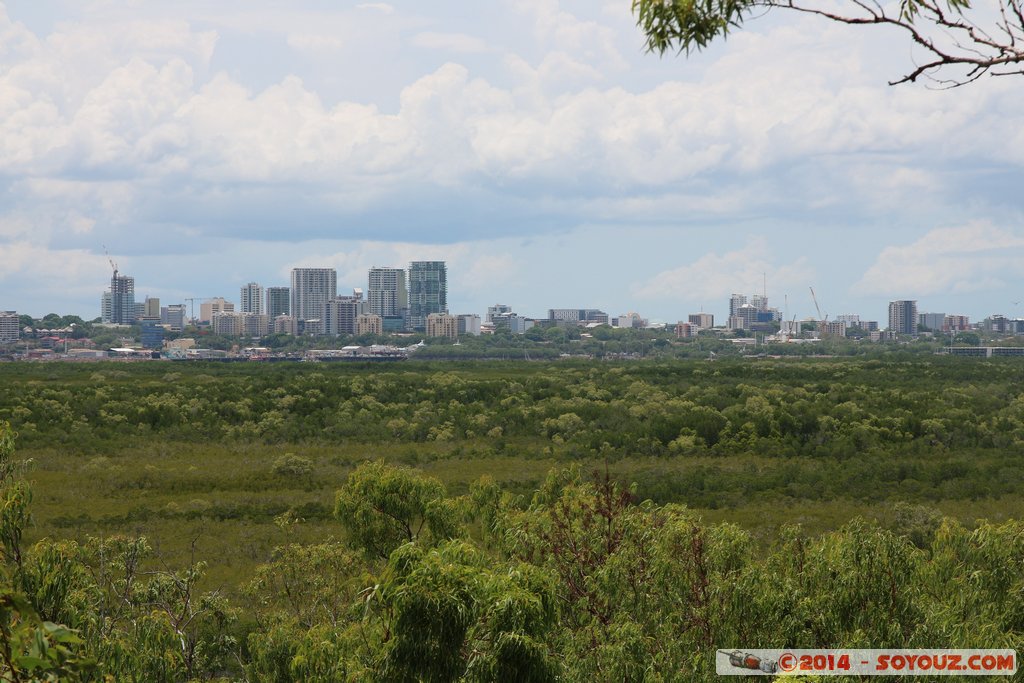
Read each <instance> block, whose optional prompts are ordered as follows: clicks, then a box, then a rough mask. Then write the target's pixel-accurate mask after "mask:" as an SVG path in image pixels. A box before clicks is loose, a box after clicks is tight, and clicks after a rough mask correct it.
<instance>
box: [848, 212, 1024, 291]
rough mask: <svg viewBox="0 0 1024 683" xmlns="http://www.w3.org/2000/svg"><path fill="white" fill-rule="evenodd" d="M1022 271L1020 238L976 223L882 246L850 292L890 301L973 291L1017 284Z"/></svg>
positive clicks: (1023, 239) (1022, 242)
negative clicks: (889, 298)
mask: <svg viewBox="0 0 1024 683" xmlns="http://www.w3.org/2000/svg"><path fill="white" fill-rule="evenodd" d="M1022 268H1024V234H1022V233H1018V232H1014V231H1012V230H1008V229H1005V228H999V227H996V226H994V225H991V224H989V223H986V222H974V223H970V224H968V225H963V226H958V227H952V228H936V229H935V230H932V231H930V232H928V233H927V234H926V235H924V236H923V237H921V238H920V239H918V240H915V241H914V242H913V243H911V244H907V245H902V246H889V247H886V248H885V249H884V250H882V253H881V254H879V255H878V259H877V260H876V261H875V263H874V264H873V265H872V266H871V267H870V268H868V270H867V272H865V273H864V276H863V277H862V278H861V279H860V281H859V282H858V283H857V284H856V285H855V286H854V289H855V290H858V292H859V293H862V294H868V295H882V296H889V297H910V296H921V295H928V294H937V293H952V294H956V293H963V292H977V291H985V290H993V289H998V288H1000V287H1002V286H1004V285H1005V284H1006V283H1007V281H1009V280H1018V279H1019V276H1020V275H1019V274H1020V272H1021V270H1022Z"/></svg>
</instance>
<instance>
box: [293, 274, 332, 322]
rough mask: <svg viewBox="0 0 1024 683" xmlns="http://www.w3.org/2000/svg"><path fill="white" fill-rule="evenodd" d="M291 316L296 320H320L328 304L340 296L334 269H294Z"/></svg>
mask: <svg viewBox="0 0 1024 683" xmlns="http://www.w3.org/2000/svg"><path fill="white" fill-rule="evenodd" d="M291 295H292V297H291V315H292V316H293V317H294V318H295V319H296V320H319V319H321V318H322V317H323V315H324V307H325V306H327V302H328V301H330V300H331V299H333V298H334V297H336V296H338V273H337V272H336V271H335V270H334V268H293V269H292V291H291Z"/></svg>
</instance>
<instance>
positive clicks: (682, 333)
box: [675, 320, 700, 339]
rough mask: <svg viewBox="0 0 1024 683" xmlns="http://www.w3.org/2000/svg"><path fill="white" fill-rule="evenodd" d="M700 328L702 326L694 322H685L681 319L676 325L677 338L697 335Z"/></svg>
mask: <svg viewBox="0 0 1024 683" xmlns="http://www.w3.org/2000/svg"><path fill="white" fill-rule="evenodd" d="M699 329H700V327H699V326H697V325H694V324H693V323H688V322H687V323H684V322H683V321H681V320H680V321H679V322H678V323H676V327H675V332H676V339H689V338H690V337H696V336H697V331H698V330H699Z"/></svg>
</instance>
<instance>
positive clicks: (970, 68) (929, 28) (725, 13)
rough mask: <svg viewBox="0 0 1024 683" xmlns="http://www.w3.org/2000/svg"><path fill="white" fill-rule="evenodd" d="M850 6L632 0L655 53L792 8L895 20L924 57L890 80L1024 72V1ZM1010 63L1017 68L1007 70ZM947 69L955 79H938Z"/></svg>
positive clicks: (772, 0) (858, 20)
mask: <svg viewBox="0 0 1024 683" xmlns="http://www.w3.org/2000/svg"><path fill="white" fill-rule="evenodd" d="M845 1H846V3H847V6H848V9H849V10H850V11H849V12H844V11H841V10H828V9H824V8H822V7H821V6H818V5H816V3H815V0H707V1H706V2H700V3H690V2H682V1H679V0H633V11H634V12H635V13H636V15H637V23H638V24H639V25H640V27H641V29H642V30H643V31H644V33H645V34H646V36H647V47H648V49H649V50H651V51H657V52H660V53H664V52H665V51H666V50H668V49H671V48H675V49H678V51H679V52H687V53H688V52H690V51H691V50H700V49H702V48H704V47H706V46H707V45H708V43H709V42H710V41H711V40H712V39H713V38H715V37H723V36H725V35H726V34H727V33H728V31H729V30H730V29H732V28H738V27H740V26H741V25H742V23H743V22H744V21H746V20H748V19H751V18H755V12H756V13H757V14H758V15H759V14H763V13H764V12H765V11H767V10H769V9H773V8H780V9H787V10H793V11H797V12H801V13H803V14H811V15H815V16H819V17H822V18H825V19H828V20H830V21H834V22H838V23H842V24H848V25H877V26H890V27H894V28H896V29H899V30H900V31H902V32H903V33H904V34H905V35H907V36H908V37H909V38H910V40H911V43H912V45H914V46H915V47H916V51H917V52H923V53H924V55H923V57H924V58H923V59H922V60H920V62H918V60H916V59H915V60H914V61H915V62H916V63H917V65H916V66H915V67H914V68H913V70H911V71H910V72H909V73H907V74H905V75H904V76H902V77H901V78H898V79H895V80H893V81H890V85H897V84H900V83H912V82H916V81H917V80H918V79H919V78H921V77H924V78H927V79H928V80H930V81H931V82H933V83H936V84H938V85H939V86H940V87H958V86H961V85H966V84H968V83H973V82H974V81H976V80H978V79H979V78H981V77H982V76H985V75H993V76H996V75H999V76H1005V75H1020V74H1021V73H1022V72H1024V66H1021V65H1024V45H1022V43H1024V9H1022V0H997V4H998V7H991V5H990V6H989V7H991V13H990V14H986V13H985V12H986V11H987V10H988V8H983V9H982V10H975V9H974V8H972V6H971V4H970V2H969V0H903V2H902V3H901V4H900V7H899V11H898V13H897V14H892V13H891V11H887V10H886V8H885V7H883V6H882V4H881V3H880V0H845ZM1003 67H1010V68H1008V69H1007V68H1003ZM940 72H952V73H954V74H957V75H954V76H952V77H944V78H939V77H938V76H937V74H938V73H940Z"/></svg>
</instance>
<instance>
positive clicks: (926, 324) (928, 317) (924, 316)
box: [917, 313, 946, 332]
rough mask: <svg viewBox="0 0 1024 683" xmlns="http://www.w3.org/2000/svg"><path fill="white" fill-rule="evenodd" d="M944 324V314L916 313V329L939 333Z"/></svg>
mask: <svg viewBox="0 0 1024 683" xmlns="http://www.w3.org/2000/svg"><path fill="white" fill-rule="evenodd" d="M945 324H946V314H945V313H918V314H917V327H918V329H920V328H922V327H923V328H925V329H928V330H930V331H932V332H941V331H942V328H943V327H944V326H945Z"/></svg>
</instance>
